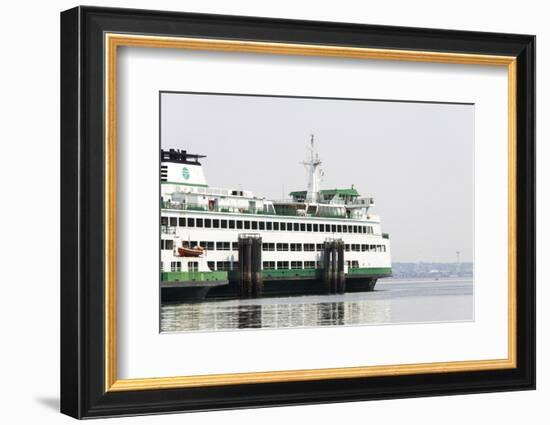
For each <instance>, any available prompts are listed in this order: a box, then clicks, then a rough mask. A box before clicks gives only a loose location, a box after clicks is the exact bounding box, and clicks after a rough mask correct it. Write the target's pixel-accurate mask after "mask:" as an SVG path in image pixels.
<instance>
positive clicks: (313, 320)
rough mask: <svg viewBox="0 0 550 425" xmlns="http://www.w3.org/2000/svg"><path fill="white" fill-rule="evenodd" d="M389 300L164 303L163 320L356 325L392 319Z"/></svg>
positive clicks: (188, 324)
mask: <svg viewBox="0 0 550 425" xmlns="http://www.w3.org/2000/svg"><path fill="white" fill-rule="evenodd" d="M304 298H305V297H304ZM265 301H267V302H265ZM389 304H390V302H389V301H388V300H373V301H372V302H366V301H355V302H354V301H349V300H346V301H344V300H342V301H333V302H297V301H295V300H292V299H291V298H284V299H281V298H277V299H271V300H262V301H258V300H255V303H254V304H250V300H244V301H239V300H232V301H212V302H204V303H192V304H169V305H165V306H163V307H162V310H161V323H162V331H163V332H176V331H199V330H230V329H254V328H278V329H279V328H299V327H314V326H337V325H353V324H362V323H372V322H387V321H389V319H390V317H389V316H390V308H389Z"/></svg>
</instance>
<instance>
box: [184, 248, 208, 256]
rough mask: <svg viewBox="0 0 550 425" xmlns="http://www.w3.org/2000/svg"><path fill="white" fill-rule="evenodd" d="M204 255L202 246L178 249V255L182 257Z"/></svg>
mask: <svg viewBox="0 0 550 425" xmlns="http://www.w3.org/2000/svg"><path fill="white" fill-rule="evenodd" d="M203 253H204V248H203V247H202V246H196V247H194V248H185V247H182V248H178V254H179V255H180V257H199V256H200V255H202V254H203Z"/></svg>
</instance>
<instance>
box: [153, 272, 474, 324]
mask: <svg viewBox="0 0 550 425" xmlns="http://www.w3.org/2000/svg"><path fill="white" fill-rule="evenodd" d="M473 301H474V297H473V283H472V279H441V280H433V279H431V280H430V279H418V280H397V279H396V280H390V279H386V280H380V281H379V282H378V283H377V284H376V289H375V291H373V292H360V293H349V294H342V295H318V296H317V295H311V296H299V297H277V298H264V299H247V300H224V301H207V302H200V303H181V304H167V305H164V306H162V307H161V328H162V329H161V330H162V332H187V331H213V330H232V329H254V328H256V329H257V328H271V329H278V328H279V329H280V328H295V327H314V326H341V325H370V324H383V323H411V322H447V321H465V320H473Z"/></svg>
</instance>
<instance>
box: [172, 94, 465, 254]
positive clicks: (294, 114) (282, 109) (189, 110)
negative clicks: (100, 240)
mask: <svg viewBox="0 0 550 425" xmlns="http://www.w3.org/2000/svg"><path fill="white" fill-rule="evenodd" d="M161 108H162V113H161V135H162V136H161V146H162V147H163V148H170V147H172V148H180V149H186V150H187V151H189V152H191V153H199V154H204V155H207V156H208V157H207V158H205V159H204V160H203V161H202V164H203V167H204V171H205V175H206V180H207V182H208V184H209V185H210V186H214V187H228V188H232V187H235V188H237V187H241V188H243V189H246V190H252V191H253V192H254V193H255V194H256V195H258V196H266V197H268V198H271V199H273V198H277V199H279V198H281V197H283V192H284V195H285V196H284V197H285V198H286V197H288V193H289V192H290V191H292V190H304V189H306V185H307V179H306V173H305V169H304V167H303V165H301V164H300V161H302V160H304V159H305V158H306V155H307V151H306V147H307V145H308V142H309V135H310V134H315V140H316V144H317V149H318V152H319V155H320V157H321V160H322V161H323V165H322V169H323V170H324V172H325V176H324V179H323V181H322V183H321V188H334V187H350V186H351V184H354V185H355V187H356V188H357V190H358V191H359V193H360V194H361V195H363V196H373V197H374V198H375V202H376V206H375V207H374V208H373V209H372V211H373V212H374V213H376V214H379V215H380V216H381V219H382V228H383V231H384V232H388V233H390V237H391V243H392V261H395V262H400V261H426V262H429V261H434V262H437V261H442V262H443V261H455V259H456V251H461V259H462V260H463V261H472V258H473V189H474V186H473V184H474V168H473V167H474V163H473V159H474V157H473V155H474V153H473V143H474V106H473V105H454V104H453V105H449V104H429V103H406V102H379V101H378V102H377V101H363V100H361V101H358V100H324V99H299V98H275V97H252V96H219V95H199V94H185V93H163V94H162V96H161Z"/></svg>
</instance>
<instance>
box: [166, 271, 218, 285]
mask: <svg viewBox="0 0 550 425" xmlns="http://www.w3.org/2000/svg"><path fill="white" fill-rule="evenodd" d="M161 280H162V281H165V282H209V281H212V280H227V272H223V271H216V272H164V273H161Z"/></svg>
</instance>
